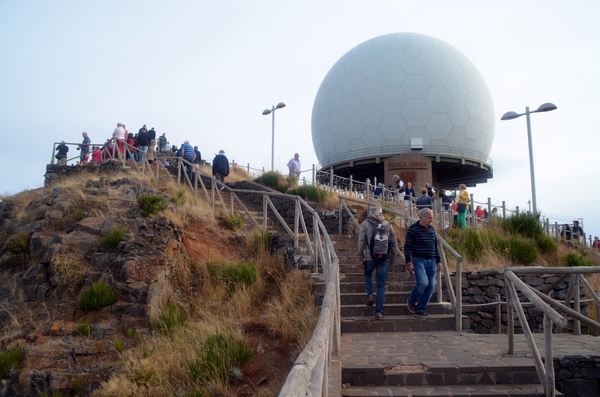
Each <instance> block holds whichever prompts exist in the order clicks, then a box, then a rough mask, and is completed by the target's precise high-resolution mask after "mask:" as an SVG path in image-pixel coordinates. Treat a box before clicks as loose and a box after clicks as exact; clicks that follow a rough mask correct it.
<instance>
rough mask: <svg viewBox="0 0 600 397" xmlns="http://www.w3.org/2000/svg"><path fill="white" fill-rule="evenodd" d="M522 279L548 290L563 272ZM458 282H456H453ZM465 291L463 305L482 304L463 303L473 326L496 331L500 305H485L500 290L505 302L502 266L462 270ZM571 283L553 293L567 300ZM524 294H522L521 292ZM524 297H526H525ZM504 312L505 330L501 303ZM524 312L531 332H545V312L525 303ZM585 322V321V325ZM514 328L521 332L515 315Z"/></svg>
mask: <svg viewBox="0 0 600 397" xmlns="http://www.w3.org/2000/svg"><path fill="white" fill-rule="evenodd" d="M455 277H456V275H455V273H452V274H451V278H452V283H455ZM519 278H520V279H521V280H523V282H525V283H526V284H527V285H530V286H532V287H535V288H536V289H538V290H540V291H544V290H546V289H547V288H548V287H550V286H551V285H552V284H554V283H555V282H556V281H557V280H558V279H559V278H560V276H557V275H522V276H519ZM454 285H455V284H454ZM462 286H463V288H462V293H463V299H462V301H463V304H464V305H472V304H474V305H481V306H465V307H463V314H465V315H467V316H469V317H470V319H471V330H472V331H473V332H476V333H479V334H489V333H496V332H497V331H498V329H497V326H498V324H497V319H496V307H497V305H483V304H486V303H490V302H496V301H497V299H498V296H497V294H499V298H500V301H501V302H506V292H507V291H506V288H505V286H504V273H503V272H501V271H500V270H487V271H479V272H463V280H462ZM568 286H569V284H568V283H567V282H566V281H563V282H561V283H560V284H558V286H557V287H556V288H554V292H553V293H552V294H551V297H552V298H554V299H557V300H564V299H565V298H566V294H567V288H568ZM519 295H520V296H521V297H522V295H521V294H519ZM580 297H581V299H586V296H585V291H584V290H583V289H582V288H580ZM521 301H522V302H523V301H527V299H525V298H523V297H522V299H521ZM586 306H587V304H586V303H583V304H582V309H581V310H582V314H585V313H586ZM501 308H502V315H501V322H502V330H503V333H506V324H507V319H508V317H507V314H506V304H502V305H501ZM523 309H524V311H525V316H526V317H527V323H528V324H529V327H530V328H531V331H532V332H543V329H544V327H543V321H544V314H543V313H542V312H541V311H540V310H538V309H537V308H536V307H534V306H533V305H531V304H529V305H525V306H524V307H523ZM583 328H584V326H583V325H582V329H583ZM569 329H570V330H572V329H573V321H571V322H570V325H569ZM515 332H517V333H522V328H521V325H520V324H519V320H518V318H517V317H516V315H515Z"/></svg>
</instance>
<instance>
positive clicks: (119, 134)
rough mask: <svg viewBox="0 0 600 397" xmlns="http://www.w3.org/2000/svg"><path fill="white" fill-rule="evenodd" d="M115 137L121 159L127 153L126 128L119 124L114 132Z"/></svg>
mask: <svg viewBox="0 0 600 397" xmlns="http://www.w3.org/2000/svg"><path fill="white" fill-rule="evenodd" d="M113 137H114V138H115V139H116V140H117V150H118V153H119V157H121V156H122V155H123V152H124V151H125V128H124V127H123V125H122V124H121V123H118V124H117V128H115V130H114V131H113Z"/></svg>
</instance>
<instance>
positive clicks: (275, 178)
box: [254, 171, 287, 193]
mask: <svg viewBox="0 0 600 397" xmlns="http://www.w3.org/2000/svg"><path fill="white" fill-rule="evenodd" d="M254 182H256V183H260V184H262V185H265V186H268V187H270V188H273V189H275V190H278V191H280V192H282V193H283V192H285V191H286V190H287V185H286V183H285V182H286V180H285V177H284V176H283V175H281V174H280V173H279V172H276V171H269V172H265V173H264V174H262V175H261V176H259V177H258V178H256V179H255V180H254Z"/></svg>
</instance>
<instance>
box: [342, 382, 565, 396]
mask: <svg viewBox="0 0 600 397" xmlns="http://www.w3.org/2000/svg"><path fill="white" fill-rule="evenodd" d="M545 395H546V394H545V393H544V388H543V387H542V385H527V384H524V385H521V384H516V385H460V386H457V385H455V386H393V387H390V386H350V387H344V388H342V389H341V394H340V396H342V397H372V396H390V397H425V396H448V397H499V396H515V397H544V396H545ZM556 396H557V397H562V396H563V394H562V393H560V392H558V391H557V392H556Z"/></svg>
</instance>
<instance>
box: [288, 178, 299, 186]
mask: <svg viewBox="0 0 600 397" xmlns="http://www.w3.org/2000/svg"><path fill="white" fill-rule="evenodd" d="M285 180H286V182H287V184H288V186H289V187H294V186H298V177H295V176H288V177H287V178H286V179H285Z"/></svg>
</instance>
